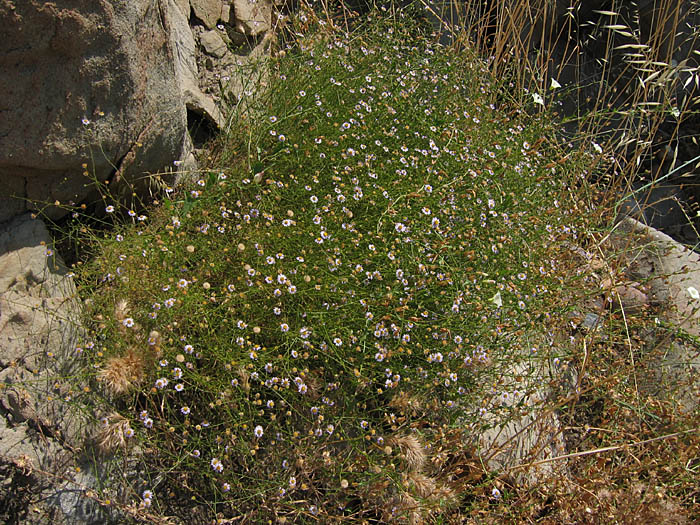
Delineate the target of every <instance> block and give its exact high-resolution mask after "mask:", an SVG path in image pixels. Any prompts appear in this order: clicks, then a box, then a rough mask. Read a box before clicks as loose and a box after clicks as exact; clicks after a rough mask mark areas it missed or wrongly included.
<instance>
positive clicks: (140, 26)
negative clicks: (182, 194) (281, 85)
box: [0, 0, 272, 223]
mask: <svg viewBox="0 0 700 525" xmlns="http://www.w3.org/2000/svg"><path fill="white" fill-rule="evenodd" d="M0 18H1V19H2V20H3V25H2V28H1V29H0V70H2V71H3V74H2V76H0V223H2V222H5V221H8V220H10V219H11V218H12V217H14V216H16V215H18V214H21V213H23V212H25V211H27V210H36V211H40V212H42V213H44V214H45V215H46V216H47V217H48V218H50V219H52V220H53V219H57V218H60V217H62V216H63V215H65V214H67V213H68V210H67V209H66V205H68V206H70V205H74V204H79V203H83V202H95V201H97V199H98V197H99V194H98V192H97V191H96V184H95V180H96V181H99V182H104V181H109V189H110V193H112V196H113V197H115V198H118V199H120V200H121V201H123V202H124V204H125V205H126V206H129V207H132V206H133V203H132V202H131V201H132V199H133V200H138V199H139V198H142V197H144V196H146V195H149V190H150V189H151V188H150V183H151V182H152V179H151V177H150V174H152V173H164V172H170V171H172V170H173V165H174V164H175V165H181V162H180V161H183V160H187V159H188V158H189V159H190V160H191V157H190V153H191V149H192V140H191V138H192V137H191V136H190V135H189V134H188V131H191V130H192V128H193V127H195V128H198V130H197V132H200V133H199V135H201V129H200V128H201V126H200V124H201V123H202V122H203V123H204V124H205V125H206V130H207V134H205V136H204V140H206V138H210V137H211V132H212V131H214V130H216V129H218V128H220V127H221V126H222V125H223V123H224V121H225V114H226V110H227V109H228V107H230V104H232V103H236V102H237V101H238V100H240V96H241V92H242V88H241V86H243V85H246V84H247V77H248V73H247V72H245V71H243V70H242V69H241V68H240V66H241V64H242V63H245V64H247V61H248V57H247V55H250V54H252V55H260V54H261V53H260V49H259V44H261V43H263V42H262V41H263V40H265V42H264V43H263V46H264V49H267V48H268V46H267V44H269V40H266V39H265V38H264V36H265V35H267V34H268V33H269V32H270V31H271V30H272V7H271V3H270V2H269V1H268V0H258V1H256V2H248V1H243V2H238V1H236V2H234V3H233V4H232V3H230V2H229V1H228V0H133V1H129V2H117V3H115V2H112V1H109V0H96V1H95V2H88V3H85V2H81V1H78V0H57V1H55V2H49V3H47V2H43V1H40V0H27V1H23V2H15V1H11V0H0ZM233 48H237V51H236V53H234V52H233ZM202 66H205V67H202ZM241 76H242V78H239V77H241ZM222 91H223V92H225V93H222ZM192 134H193V135H194V134H195V132H193V133H192ZM195 142H196V143H201V142H202V139H201V137H200V138H196V139H195ZM190 166H193V164H192V162H190ZM134 193H135V194H136V195H134Z"/></svg>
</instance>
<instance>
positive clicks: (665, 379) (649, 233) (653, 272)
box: [620, 218, 700, 413]
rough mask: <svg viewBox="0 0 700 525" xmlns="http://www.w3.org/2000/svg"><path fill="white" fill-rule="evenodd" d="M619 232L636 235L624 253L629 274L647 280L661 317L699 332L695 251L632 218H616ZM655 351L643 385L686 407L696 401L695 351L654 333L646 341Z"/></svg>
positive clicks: (699, 259) (699, 372)
mask: <svg viewBox="0 0 700 525" xmlns="http://www.w3.org/2000/svg"><path fill="white" fill-rule="evenodd" d="M620 232H621V233H620V235H621V237H622V238H629V236H630V235H637V236H639V240H638V241H637V242H635V245H634V246H635V247H634V248H633V249H632V250H631V251H630V253H629V254H628V255H627V258H628V259H629V260H630V261H633V262H632V263H631V265H630V271H631V272H633V273H635V274H636V275H633V276H634V277H640V278H643V279H645V280H647V281H648V282H647V287H648V289H649V296H650V300H651V301H653V302H655V303H657V304H659V305H661V306H662V310H661V313H662V318H663V320H664V321H666V322H667V323H669V324H670V325H671V326H672V327H679V328H681V329H682V330H684V331H685V332H687V333H688V334H690V335H691V336H695V337H698V336H700V255H698V254H697V253H695V252H693V251H691V250H689V249H688V248H686V247H684V246H683V245H682V244H680V243H678V242H676V241H675V240H673V239H672V238H671V237H669V236H668V235H666V234H664V233H662V232H659V231H657V230H655V229H654V228H650V227H649V226H646V225H645V224H642V223H640V222H638V221H635V220H634V219H630V218H627V219H625V220H624V221H622V222H621V223H620ZM649 347H650V348H649V350H650V351H653V350H662V351H658V352H657V354H658V357H657V358H656V361H655V377H648V378H645V379H646V385H645V386H646V390H647V391H649V392H650V393H651V394H652V395H654V396H658V397H660V398H665V399H669V400H673V401H674V403H675V404H676V406H677V407H678V409H679V410H681V411H682V412H687V413H692V412H693V411H696V410H697V409H698V406H700V354H699V353H698V350H697V347H695V346H694V345H692V344H687V343H686V342H685V341H684V340H683V339H682V338H676V339H675V340H674V339H673V338H668V337H659V338H658V341H650V342H649Z"/></svg>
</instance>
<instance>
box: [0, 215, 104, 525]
mask: <svg viewBox="0 0 700 525" xmlns="http://www.w3.org/2000/svg"><path fill="white" fill-rule="evenodd" d="M47 254H48V255H47ZM67 273H68V272H67V270H66V268H65V266H64V265H63V264H62V262H61V261H60V259H59V258H58V257H57V256H55V255H53V254H52V253H51V237H50V236H49V233H48V231H47V229H46V227H45V226H44V224H43V223H42V222H41V221H40V220H38V219H32V218H31V217H30V216H29V215H28V214H27V215H24V216H21V217H18V218H16V219H14V220H13V221H11V222H10V223H9V224H8V225H7V226H6V227H5V228H4V229H2V230H0V408H1V410H0V414H2V415H0V479H1V480H2V481H0V521H2V522H3V523H37V524H39V523H42V524H43V523H57V524H68V523H81V524H85V523H105V521H106V516H105V515H104V514H102V511H101V510H100V507H99V506H98V505H97V504H96V503H95V502H94V501H92V500H90V499H89V498H86V497H85V496H84V494H83V491H84V490H85V489H89V488H94V487H95V485H96V480H95V478H94V476H93V475H92V474H90V473H89V472H88V471H87V470H86V467H87V465H82V459H81V454H80V453H79V451H80V450H81V449H82V447H83V443H84V441H85V438H86V437H87V435H88V430H87V427H88V425H89V423H90V422H89V421H88V420H86V419H85V417H84V416H83V415H82V414H81V412H80V411H79V410H78V409H75V408H73V407H74V405H71V404H70V403H68V402H66V401H67V400H68V399H69V398H70V397H72V396H76V395H79V393H76V392H74V391H73V392H71V388H74V387H75V384H71V383H69V382H68V381H67V380H66V378H67V377H68V376H69V375H70V374H71V371H72V370H73V368H74V366H73V364H74V362H75V360H76V343H77V340H78V337H79V335H80V329H79V322H78V313H79V310H78V302H77V299H76V292H75V286H74V285H73V282H72V280H71V278H70V277H68V276H67ZM76 467H82V468H81V470H82V472H80V473H79V472H78V469H77V468H76Z"/></svg>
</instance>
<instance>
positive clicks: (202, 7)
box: [190, 0, 223, 29]
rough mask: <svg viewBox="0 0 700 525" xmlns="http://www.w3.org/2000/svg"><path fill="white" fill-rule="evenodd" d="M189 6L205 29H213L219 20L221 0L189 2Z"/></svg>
mask: <svg viewBox="0 0 700 525" xmlns="http://www.w3.org/2000/svg"><path fill="white" fill-rule="evenodd" d="M190 6H192V10H193V11H194V14H195V16H196V17H197V18H199V19H200V20H201V21H202V22H203V23H204V25H205V26H206V27H207V29H214V28H215V27H216V23H217V22H218V21H219V19H220V18H221V8H222V7H223V2H222V0H190Z"/></svg>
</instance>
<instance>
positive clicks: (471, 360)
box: [78, 20, 583, 523]
mask: <svg viewBox="0 0 700 525" xmlns="http://www.w3.org/2000/svg"><path fill="white" fill-rule="evenodd" d="M375 22H376V23H375V24H374V25H373V27H372V29H370V30H367V31H364V32H362V31H360V32H358V33H354V34H353V35H352V36H344V35H343V34H341V33H335V34H327V35H326V36H325V37H324V38H321V39H320V40H319V41H318V42H316V43H315V44H313V45H310V44H308V45H306V46H304V45H301V46H300V47H299V48H295V49H290V50H289V52H288V53H287V55H286V56H285V57H283V58H280V59H278V60H277V61H275V62H274V63H273V64H272V66H271V69H270V76H271V79H272V80H273V81H272V82H271V87H270V89H269V91H268V92H267V93H266V94H265V95H263V96H261V98H260V101H259V102H260V104H259V107H258V108H257V112H258V113H262V114H264V117H263V118H257V119H252V118H249V119H247V120H245V121H243V120H242V121H241V122H240V128H239V129H237V130H235V131H234V132H232V133H231V134H230V135H229V136H228V137H227V139H226V144H225V147H224V148H223V150H222V153H221V155H220V158H219V159H218V161H217V165H216V166H215V167H214V168H212V169H210V170H208V171H207V172H205V173H202V174H201V175H200V176H198V177H195V179H194V181H193V183H192V184H191V186H190V187H186V188H184V189H182V190H181V191H180V192H179V193H177V192H174V193H173V194H172V196H171V198H169V199H167V200H166V201H165V202H164V203H162V205H161V206H160V207H158V208H156V209H154V210H151V211H150V212H149V215H148V219H147V220H146V218H145V217H144V220H141V217H139V220H135V219H133V220H132V222H131V223H129V224H125V225H123V226H122V227H120V228H118V231H117V232H115V234H114V237H113V238H110V239H103V240H101V241H100V242H101V248H100V250H101V255H100V256H99V257H98V258H97V259H96V260H94V261H93V262H91V263H90V264H88V265H85V268H84V269H83V271H82V273H81V274H80V275H79V277H78V278H79V279H80V280H81V282H82V283H83V290H85V291H86V292H85V293H88V292H91V303H90V312H89V314H90V319H92V320H96V321H95V322H94V324H93V328H94V331H93V336H94V337H93V339H92V341H91V342H90V346H89V347H88V346H86V345H83V346H85V347H86V348H90V351H89V352H88V351H84V352H83V354H82V357H81V358H82V359H87V360H89V362H90V363H92V364H93V365H94V367H95V368H96V369H97V372H96V374H95V379H96V381H97V382H98V383H99V385H98V388H101V389H102V390H104V391H106V392H108V393H109V394H110V395H111V396H112V398H113V399H115V401H113V402H112V403H113V404H114V403H116V404H117V406H118V407H120V409H119V412H120V415H114V416H111V417H112V419H114V420H115V421H116V420H118V421H120V422H121V423H120V425H121V426H119V427H118V428H120V429H123V428H127V427H128V429H129V430H130V431H131V433H132V434H134V435H133V436H132V437H129V436H127V435H126V434H127V433H126V432H122V434H120V438H119V440H116V441H115V440H114V439H111V440H110V439H109V437H108V436H105V437H104V438H103V441H104V442H105V443H106V444H109V445H110V446H109V447H108V446H107V445H105V448H106V449H108V450H112V451H113V450H114V449H115V448H117V449H118V447H116V445H112V443H113V442H114V443H125V442H126V443H127V444H126V445H125V447H128V442H129V440H132V441H137V442H138V443H139V444H140V446H141V448H142V450H144V451H145V452H146V453H145V454H144V455H143V461H144V465H145V466H144V471H145V472H149V474H148V477H150V478H155V477H156V474H155V473H157V472H158V473H161V474H162V477H160V478H159V479H160V482H159V484H157V485H156V484H154V485H153V486H148V487H147V491H146V492H143V489H139V491H138V492H136V493H137V494H143V497H142V498H141V499H142V504H143V505H146V506H149V507H151V508H152V507H156V506H158V505H163V503H162V500H165V499H167V497H168V496H169V497H171V498H172V497H174V496H175V495H181V496H183V495H184V496H186V498H187V499H189V498H194V500H195V501H205V502H208V505H211V506H212V507H213V508H214V509H215V511H216V512H220V513H223V515H226V516H236V515H245V516H247V518H248V519H249V520H250V521H251V522H261V523H262V522H264V521H266V520H268V519H273V517H279V516H290V517H294V516H308V517H309V518H310V519H311V516H326V518H328V519H330V517H333V516H335V517H342V516H346V517H347V516H353V518H354V519H360V520H362V519H366V518H367V519H369V518H371V517H372V516H384V518H383V519H387V520H389V522H392V520H393V521H397V520H398V521H400V520H401V519H413V518H415V516H414V514H416V513H417V515H420V516H424V515H427V513H430V512H439V511H440V509H448V508H450V506H454V505H455V504H456V503H457V502H458V495H457V494H456V493H455V491H454V490H453V489H452V488H451V484H450V481H451V480H452V481H453V480H454V479H455V476H458V472H457V471H456V469H451V467H450V466H449V465H448V464H447V462H445V461H443V462H442V463H441V462H440V461H438V460H435V461H432V462H431V460H430V458H431V457H433V456H434V455H436V454H437V455H438V456H439V453H440V452H441V451H443V450H444V447H445V446H446V444H448V443H449V444H450V445H449V446H451V447H453V449H454V450H457V451H458V450H459V445H458V443H459V442H460V441H459V439H456V436H458V435H459V428H460V426H462V427H463V426H464V425H465V421H471V422H474V421H476V422H478V419H479V417H480V409H481V411H483V405H484V404H485V403H487V402H488V401H489V400H490V399H491V398H492V397H494V396H499V395H501V394H503V392H504V391H507V389H508V388H510V387H509V386H508V385H509V384H510V383H512V379H513V378H504V377H502V376H500V375H499V371H500V370H501V369H502V368H503V365H504V363H508V362H509V361H511V360H512V359H514V356H515V355H518V350H519V349H520V347H521V346H522V345H524V344H525V343H524V334H526V333H527V332H528V330H530V329H531V327H532V326H534V325H535V323H536V322H538V321H540V320H541V319H543V318H544V317H546V316H548V315H550V313H551V312H553V311H554V309H555V308H556V307H557V305H558V304H559V297H558V291H559V290H560V289H561V287H562V275H563V272H562V271H561V270H562V269H561V268H560V265H561V262H560V261H559V258H558V257H559V252H558V250H559V249H560V247H561V242H560V241H562V240H564V239H569V240H574V239H576V237H577V234H578V223H580V221H581V220H582V218H581V213H580V210H578V211H577V210H576V209H575V207H576V204H575V203H574V202H573V201H572V200H571V198H570V197H569V195H570V194H569V191H568V189H569V184H571V183H573V182H575V179H576V177H578V176H580V173H581V172H582V168H580V166H583V161H582V160H577V159H576V158H574V157H573V156H572V157H571V158H570V160H568V161H567V166H566V169H564V168H563V167H561V165H560V164H557V162H555V161H556V160H558V159H560V158H561V157H562V156H563V154H561V153H560V152H559V150H558V148H557V147H556V145H555V144H553V143H552V141H551V140H550V137H551V136H552V130H551V129H550V128H548V126H547V123H546V121H545V120H544V119H543V118H541V117H532V116H528V115H526V114H524V113H521V112H520V111H519V110H514V109H512V108H509V107H501V106H500V105H499V104H500V103H499V101H498V100H497V99H496V97H495V96H494V90H493V89H491V86H490V83H491V82H492V81H491V79H489V77H488V75H487V74H486V69H485V67H484V66H483V65H482V64H481V63H480V62H479V61H478V60H475V59H473V58H471V57H469V56H468V55H466V54H464V53H461V54H460V53H458V52H455V51H448V50H446V49H443V48H440V47H436V46H435V45H433V44H431V43H430V40H429V39H427V38H424V37H422V36H421V33H420V31H419V28H417V27H413V26H411V25H410V24H408V22H406V23H405V24H402V25H398V26H395V25H392V24H389V23H388V22H383V21H381V20H375ZM577 171H578V173H577ZM108 211H112V212H114V211H115V210H114V209H112V210H108ZM130 215H131V214H130ZM114 305H118V307H117V308H115V306H114ZM555 357H557V358H558V356H556V355H555V354H548V353H546V352H541V353H540V354H538V355H537V356H535V357H534V358H536V359H546V360H548V359H553V358H555ZM530 358H533V357H532V356H530ZM135 369H138V370H135ZM487 382H489V383H491V384H496V385H499V384H500V385H501V386H499V387H498V388H496V389H495V390H493V389H486V388H485V387H484V384H485V383H487ZM115 418H117V419H115ZM129 421H130V424H129V425H127V422H129ZM112 426H114V425H112ZM105 428H112V427H111V426H109V424H107V426H106V427H105ZM115 428H116V427H115ZM132 429H133V430H132ZM125 447H123V448H125ZM454 447H457V448H456V449H455V448H454ZM443 459H444V458H443ZM494 497H495V496H494ZM183 500H185V498H183ZM412 516H413V517H412ZM326 518H324V519H326ZM317 519H320V518H317Z"/></svg>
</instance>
